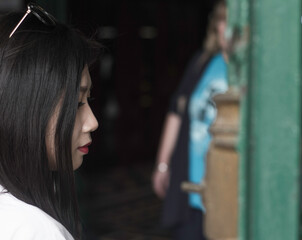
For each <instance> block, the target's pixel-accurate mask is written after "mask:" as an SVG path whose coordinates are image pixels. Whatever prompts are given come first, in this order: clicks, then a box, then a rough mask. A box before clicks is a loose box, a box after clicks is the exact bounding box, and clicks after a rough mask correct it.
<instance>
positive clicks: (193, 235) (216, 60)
mask: <svg viewBox="0 0 302 240" xmlns="http://www.w3.org/2000/svg"><path fill="white" fill-rule="evenodd" d="M225 29H226V2H225V1H224V0H220V1H217V3H216V4H215V7H214V10H213V12H212V14H211V15H210V18H209V24H208V29H207V36H206V39H205V42H204V46H203V49H202V50H200V51H198V52H197V53H196V54H195V56H194V57H193V58H192V60H191V61H190V63H189V64H188V67H187V69H186V71H185V73H184V76H183V79H182V81H181V83H180V85H179V87H178V89H177V91H176V92H175V94H174V95H173V97H172V99H171V103H170V107H169V110H168V113H167V116H166V119H165V123H164V128H163V132H162V137H161V142H160V145H159V151H158V154H157V160H156V166H155V170H154V173H153V177H152V182H153V189H154V191H155V193H156V195H157V196H158V197H159V198H162V199H164V206H163V216H162V223H163V226H165V227H168V228H170V229H171V231H172V234H173V238H174V239H190V240H195V239H205V236H204V234H203V229H202V225H203V224H202V221H203V214H204V212H205V211H206V209H204V206H203V204H202V199H201V197H200V195H199V194H196V193H192V194H189V195H188V194H187V193H184V192H182V191H181V189H180V185H181V182H183V181H190V182H193V183H200V182H201V181H202V179H203V177H204V175H205V164H206V154H207V151H208V148H209V145H210V141H211V135H210V133H209V131H208V130H209V127H210V126H211V124H212V123H213V121H214V120H215V117H216V108H215V105H214V103H213V101H212V97H213V96H214V95H216V94H219V93H224V92H225V91H226V90H227V88H228V84H227V78H226V77H227V72H226V71H227V67H226V61H227V54H226V48H227V43H226V39H225Z"/></svg>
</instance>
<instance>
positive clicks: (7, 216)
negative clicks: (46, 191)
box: [0, 185, 74, 240]
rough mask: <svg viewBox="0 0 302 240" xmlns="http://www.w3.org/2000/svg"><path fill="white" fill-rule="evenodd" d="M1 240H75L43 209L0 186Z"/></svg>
mask: <svg viewBox="0 0 302 240" xmlns="http://www.w3.org/2000/svg"><path fill="white" fill-rule="evenodd" d="M0 239H1V240H42V239H43V240H74V238H73V237H72V236H71V235H70V233H69V232H68V231H67V230H66V228H65V227H64V226H63V225H62V224H61V223H59V222H58V221H56V220H55V219H54V218H52V217H51V216H49V215H48V214H46V213H45V212H43V211H42V210H41V209H39V208H37V207H35V206H32V205H30V204H27V203H25V202H23V201H21V200H19V199H17V198H15V197H14V196H13V195H12V194H10V193H6V192H5V190H4V188H3V187H2V186H1V185H0Z"/></svg>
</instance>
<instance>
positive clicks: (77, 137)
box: [0, 4, 99, 240]
mask: <svg viewBox="0 0 302 240" xmlns="http://www.w3.org/2000/svg"><path fill="white" fill-rule="evenodd" d="M0 29H1V33H0V56H1V58H0V102H1V104H0V116H1V118H0V229H1V231H0V239H3V240H7V239H11V240H19V239H20V240H32V239H41V240H42V239H43V240H66V239H68V240H72V239H78V240H79V239H82V238H81V225H80V219H79V213H78V205H77V200H76V193H75V187H74V185H75V184H74V170H75V169H77V168H79V167H80V165H81V164H82V161H83V156H84V155H85V154H87V153H88V145H89V144H90V143H91V136H90V135H91V134H90V133H91V132H92V131H94V130H96V129H97V127H98V122H97V120H96V118H95V116H94V114H93V113H92V111H91V109H90V106H89V104H88V99H89V97H90V88H91V79H90V75H89V70H88V65H89V64H90V63H91V62H92V60H94V59H95V57H96V55H95V54H96V52H98V51H96V50H98V48H99V46H98V44H96V43H94V42H92V41H91V40H88V39H86V38H85V37H83V36H82V35H81V34H79V32H78V31H76V30H74V29H71V28H69V27H67V26H66V25H64V24H61V23H59V22H57V21H56V20H55V19H54V18H53V17H52V16H51V15H50V14H48V13H47V12H45V11H44V10H43V9H42V8H40V7H39V6H38V5H36V4H29V5H28V10H27V12H26V13H24V12H23V13H22V12H18V13H16V12H12V13H9V14H6V15H4V16H2V17H0Z"/></svg>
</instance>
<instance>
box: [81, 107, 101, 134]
mask: <svg viewBox="0 0 302 240" xmlns="http://www.w3.org/2000/svg"><path fill="white" fill-rule="evenodd" d="M98 127H99V123H98V120H97V119H96V117H95V116H94V114H93V112H92V110H91V108H90V106H89V107H88V108H87V113H86V119H85V123H84V124H83V129H82V130H83V132H85V133H87V132H93V131H95V130H96V129H97V128H98Z"/></svg>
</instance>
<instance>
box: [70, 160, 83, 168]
mask: <svg viewBox="0 0 302 240" xmlns="http://www.w3.org/2000/svg"><path fill="white" fill-rule="evenodd" d="M72 162H73V163H72V165H73V170H77V169H78V168H79V167H80V166H81V165H82V163H83V157H81V158H78V159H75V160H73V161H72Z"/></svg>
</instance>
